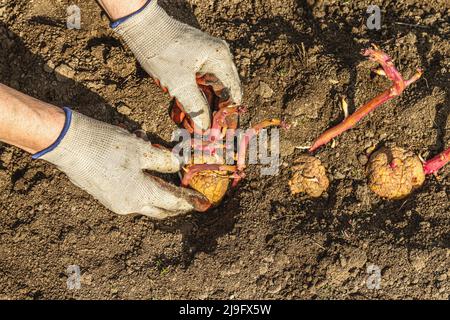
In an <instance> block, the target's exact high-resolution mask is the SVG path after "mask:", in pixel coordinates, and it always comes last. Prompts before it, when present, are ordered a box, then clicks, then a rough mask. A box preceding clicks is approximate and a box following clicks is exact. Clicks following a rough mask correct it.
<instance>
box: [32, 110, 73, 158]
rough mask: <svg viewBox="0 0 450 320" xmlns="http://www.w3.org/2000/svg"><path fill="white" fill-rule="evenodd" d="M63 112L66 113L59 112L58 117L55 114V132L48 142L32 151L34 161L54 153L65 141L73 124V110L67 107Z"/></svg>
mask: <svg viewBox="0 0 450 320" xmlns="http://www.w3.org/2000/svg"><path fill="white" fill-rule="evenodd" d="M63 110H64V113H61V112H59V113H58V114H57V115H56V114H55V117H54V119H53V122H54V128H55V130H53V134H52V135H50V136H49V137H48V138H47V139H46V140H42V141H41V144H40V145H39V148H37V150H31V151H32V153H33V156H32V158H33V159H39V158H40V157H42V156H44V155H45V154H47V153H49V152H51V151H53V150H54V149H55V148H56V147H58V146H59V144H60V143H61V141H62V140H63V139H64V137H65V135H66V133H67V131H68V130H69V128H70V125H71V123H72V110H70V109H69V108H66V107H65V108H64V109H63ZM56 133H57V134H56Z"/></svg>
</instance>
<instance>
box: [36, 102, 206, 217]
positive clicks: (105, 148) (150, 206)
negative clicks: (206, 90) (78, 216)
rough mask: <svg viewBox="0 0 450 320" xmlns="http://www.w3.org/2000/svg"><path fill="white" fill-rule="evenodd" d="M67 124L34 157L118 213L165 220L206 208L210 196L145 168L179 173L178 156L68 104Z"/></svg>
mask: <svg viewBox="0 0 450 320" xmlns="http://www.w3.org/2000/svg"><path fill="white" fill-rule="evenodd" d="M65 112H66V125H65V129H64V130H63V133H62V134H61V137H60V138H59V139H58V140H57V142H55V144H54V145H53V146H51V147H49V148H47V149H46V150H43V151H41V152H40V153H37V154H35V155H34V156H33V158H34V159H38V158H39V159H43V160H46V161H48V162H51V163H53V164H55V165H56V166H57V167H58V168H59V169H60V170H61V171H63V172H65V173H66V174H67V176H68V177H69V179H70V180H71V181H72V182H73V183H74V184H75V185H77V186H79V187H80V188H82V189H84V190H85V191H87V192H88V193H90V194H91V195H92V196H94V197H95V198H96V199H97V200H99V201H100V202H101V203H102V204H103V205H104V206H106V207H107V208H108V209H110V210H112V211H113V212H115V213H118V214H129V213H139V214H144V215H147V216H150V217H153V218H157V219H163V218H166V217H169V216H175V215H178V214H182V213H187V212H189V211H192V210H199V211H203V210H205V209H206V207H207V206H208V202H207V200H206V199H205V198H204V197H203V196H201V195H200V194H199V193H196V192H194V191H193V190H189V189H185V188H179V187H175V186H173V185H170V184H169V183H166V182H164V181H163V180H161V179H159V178H156V177H153V176H151V175H149V174H146V173H145V172H144V171H143V170H144V169H146V170H153V171H158V172H177V171H179V170H180V165H181V164H180V162H179V160H178V158H177V157H176V156H175V155H174V154H173V153H172V152H171V151H169V150H165V149H161V148H157V147H154V146H152V145H151V144H150V143H149V142H145V141H144V140H143V139H141V138H138V137H136V136H135V135H133V134H130V133H129V132H127V131H125V130H123V129H121V128H119V127H116V126H112V125H109V124H107V123H103V122H100V121H97V120H94V119H91V118H89V117H86V116H84V115H82V114H79V113H77V112H74V111H71V110H70V109H67V108H65Z"/></svg>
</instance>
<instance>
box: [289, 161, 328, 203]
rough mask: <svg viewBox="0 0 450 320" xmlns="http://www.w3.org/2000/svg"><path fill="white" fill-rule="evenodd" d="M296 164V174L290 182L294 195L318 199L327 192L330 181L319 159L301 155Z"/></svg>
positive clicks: (294, 169)
mask: <svg viewBox="0 0 450 320" xmlns="http://www.w3.org/2000/svg"><path fill="white" fill-rule="evenodd" d="M294 163H295V164H296V165H295V166H294V167H292V170H293V171H294V174H293V176H292V179H291V180H290V181H289V187H290V189H291V193H292V194H297V193H306V194H307V195H309V196H310V197H313V198H318V197H320V196H321V195H322V193H324V192H325V191H327V189H328V186H329V185H330V181H329V180H328V177H327V175H326V170H325V167H324V166H323V165H322V162H321V161H320V160H319V159H317V158H315V157H312V156H309V155H301V156H300V157H299V158H298V159H297V160H296V161H295V162H294Z"/></svg>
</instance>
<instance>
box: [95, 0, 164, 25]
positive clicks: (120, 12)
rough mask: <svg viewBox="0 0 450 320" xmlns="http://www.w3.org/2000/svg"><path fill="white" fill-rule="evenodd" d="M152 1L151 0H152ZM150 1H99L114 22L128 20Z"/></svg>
mask: <svg viewBox="0 0 450 320" xmlns="http://www.w3.org/2000/svg"><path fill="white" fill-rule="evenodd" d="M150 1H151V0H150ZM150 1H149V0H130V1H125V0H98V2H99V4H100V6H101V7H102V8H103V9H104V10H105V12H106V14H107V15H108V16H109V18H110V19H111V20H112V21H118V20H121V19H126V18H127V17H128V16H131V15H133V14H135V13H137V12H138V11H139V10H141V9H142V8H143V7H145V6H146V5H147V4H148V2H150ZM155 1H156V0H155Z"/></svg>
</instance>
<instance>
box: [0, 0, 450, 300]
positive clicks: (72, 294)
mask: <svg viewBox="0 0 450 320" xmlns="http://www.w3.org/2000/svg"><path fill="white" fill-rule="evenodd" d="M160 2H161V4H162V5H163V6H164V7H165V8H166V9H167V10H168V12H170V14H171V15H173V16H175V17H176V18H178V19H180V20H182V21H184V22H186V23H188V24H191V25H193V26H196V27H198V28H200V29H202V30H204V31H206V32H208V33H210V34H212V35H214V36H217V37H220V38H223V39H225V40H227V41H228V43H229V44H230V48H231V51H232V53H233V55H234V57H235V61H236V65H237V67H238V69H239V72H240V75H241V79H242V82H243V87H244V91H245V98H244V104H245V106H247V108H248V112H247V113H246V114H244V115H243V116H242V118H241V125H242V127H248V126H250V125H251V124H255V123H257V122H259V121H261V120H263V119H266V118H273V117H279V118H282V119H284V120H285V121H286V122H288V123H290V124H291V128H290V129H289V130H288V131H283V132H282V133H281V137H280V141H281V165H280V171H279V174H278V175H275V176H262V175H261V174H260V172H261V165H255V166H250V167H249V169H248V170H247V172H246V173H247V177H246V179H245V180H243V182H242V183H241V184H240V185H239V187H238V188H236V189H234V190H230V192H229V193H228V194H227V196H226V198H225V200H224V201H223V203H222V204H221V205H220V206H218V207H217V208H215V209H213V210H211V211H209V212H207V213H203V214H199V213H194V214H191V215H188V216H183V217H179V218H174V219H169V220H164V221H155V220H152V219H150V218H148V217H144V216H138V215H128V216H118V215H115V214H113V213H112V212H110V211H108V210H107V209H105V208H104V207H103V206H102V205H100V204H99V203H98V202H97V201H96V200H95V199H93V198H92V197H91V196H90V195H89V194H87V193H86V192H84V191H82V190H80V189H79V188H77V187H75V186H74V185H72V184H71V183H70V181H69V180H68V179H67V177H66V176H65V175H64V173H62V172H60V171H58V170H57V169H56V168H55V167H54V166H52V165H50V164H47V163H45V162H44V161H32V160H31V158H30V155H29V154H26V153H24V152H22V151H20V150H19V149H17V148H15V147H11V146H8V145H6V144H0V298H3V299H17V298H25V299H69V298H75V299H99V298H105V299H210V298H221V299H228V298H230V299H247V298H251V299H253V298H254V299H377V298H383V299H404V298H408V299H409V298H413V299H448V298H449V294H450V284H449V278H450V269H449V266H450V247H449V245H450V206H449V193H450V166H447V167H446V168H444V169H443V170H442V171H440V173H439V174H438V175H437V176H429V177H428V178H427V180H426V182H425V184H424V185H423V187H422V188H420V189H419V190H417V191H416V192H415V193H414V194H412V195H411V196H409V197H408V198H406V199H403V200H399V201H387V200H383V199H380V198H379V197H377V196H376V195H375V194H373V193H372V192H371V191H370V190H369V188H368V186H367V181H366V173H365V164H366V162H367V156H366V155H367V153H369V152H371V151H373V150H374V149H377V148H379V147H381V146H394V145H395V146H399V147H403V148H407V149H409V150H412V151H414V152H415V153H416V154H420V155H422V156H423V157H424V158H429V157H431V156H434V155H435V154H437V153H439V152H440V151H442V150H443V149H444V148H445V147H449V146H450V133H449V130H448V129H449V113H450V105H449V104H450V79H449V72H450V44H449V38H448V36H449V32H450V25H449V10H450V5H449V2H448V1H445V0H442V1H437V0H429V1H419V0H416V1H412V0H403V1H394V0H391V1H378V0H371V1H313V0H308V1H301V0H284V1H272V0H221V1H216V0H211V1H202V0H189V1H165V2H163V1H160ZM71 4H77V5H78V6H79V7H80V9H81V11H80V12H81V29H80V30H77V29H73V30H69V29H68V28H67V27H66V18H67V15H68V14H67V11H66V10H67V8H68V7H69V6H70V5H71ZM370 4H377V5H379V6H380V7H381V29H380V30H370V29H368V27H367V25H366V21H367V19H368V18H369V14H368V13H366V11H367V8H368V6H369V5H370ZM371 43H375V44H377V45H379V46H380V47H381V48H382V49H383V50H385V51H386V52H387V53H388V54H389V55H391V56H392V57H393V58H394V60H395V64H396V65H397V66H398V68H399V70H400V71H401V72H402V74H403V75H405V77H409V76H411V75H412V74H413V73H414V72H415V70H416V68H418V67H421V68H423V69H424V76H423V78H422V79H421V80H419V81H418V82H417V83H415V84H414V85H412V86H411V87H409V88H408V89H407V90H406V91H405V92H404V93H403V95H402V96H401V97H398V98H396V99H394V100H392V101H390V102H388V103H386V104H385V105H383V106H382V107H380V108H379V109H377V110H376V111H375V112H373V114H371V115H370V116H369V117H367V118H366V119H364V120H363V121H361V123H359V124H358V125H357V126H356V127H355V128H354V129H352V130H350V131H348V132H346V133H345V134H343V135H342V136H340V137H338V138H337V139H336V140H335V145H334V146H333V147H331V144H329V145H327V146H325V147H323V148H321V149H320V150H319V151H318V152H317V153H316V156H317V157H318V158H319V159H320V160H321V161H322V162H323V163H324V165H325V166H326V169H327V172H328V176H329V178H330V188H329V190H328V192H327V193H326V194H324V195H323V196H322V197H321V198H320V199H315V200H314V199H310V198H308V197H306V196H302V195H296V196H292V195H291V193H290V191H289V187H288V181H289V178H290V177H291V174H292V172H291V171H290V167H291V166H292V163H293V162H294V160H295V159H296V157H298V156H299V155H300V154H301V153H302V152H304V150H302V149H301V148H296V147H302V146H307V145H310V144H311V143H312V141H313V140H314V139H315V137H317V136H318V135H319V134H320V133H321V132H323V131H324V130H325V129H327V128H329V127H330V126H332V125H335V124H337V123H339V122H340V121H342V119H343V112H342V109H341V107H340V102H339V101H340V99H341V97H342V96H345V97H346V98H347V100H348V102H349V109H350V112H354V110H355V109H356V108H358V107H359V106H360V105H362V104H363V103H364V102H366V101H367V100H368V99H370V98H372V97H375V96H376V95H378V94H379V93H381V92H382V91H383V90H385V89H386V88H388V87H389V86H390V83H389V81H388V80H387V79H385V78H382V77H380V76H376V77H373V76H372V75H371V73H370V68H372V67H375V64H374V63H373V62H370V61H367V60H366V59H365V58H364V57H363V56H362V55H361V50H362V49H364V48H367V47H369V46H370V44H371ZM0 82H2V83H4V84H6V85H9V86H11V87H13V88H16V89H18V90H20V91H23V92H25V93H27V94H29V95H31V96H33V97H36V98H38V99H41V100H44V101H46V102H49V103H52V104H55V105H58V106H70V107H72V108H73V109H74V110H78V111H80V112H82V113H84V114H86V115H88V116H91V117H94V118H96V119H99V120H102V121H105V122H108V123H112V124H116V125H122V126H125V127H126V128H127V129H128V130H130V131H133V130H135V129H138V128H142V129H143V130H145V131H146V132H148V134H149V136H150V139H151V141H152V142H155V143H160V144H163V145H168V143H169V141H170V138H171V133H172V131H173V130H174V129H175V128H176V126H175V124H174V123H173V122H172V120H170V118H169V116H168V105H169V102H170V98H169V97H168V95H166V94H164V93H163V92H161V90H160V89H159V88H158V87H157V86H156V85H155V84H154V82H153V80H152V78H151V77H150V76H148V75H147V74H146V73H145V71H144V70H143V69H142V68H141V67H140V66H139V65H138V64H137V63H136V60H135V58H134V57H133V54H132V53H131V51H130V50H129V49H128V48H127V47H126V46H125V45H124V43H123V41H122V40H121V39H120V37H119V36H117V35H115V34H114V33H113V31H112V30H111V29H110V28H109V21H108V18H107V17H106V16H105V14H104V13H102V11H101V10H100V8H99V7H98V6H97V5H96V3H95V1H93V0H91V1H81V0H78V1H76V0H74V1H67V0H59V1H53V0H52V1H50V0H34V1H26V0H16V1H12V0H0ZM173 178H174V179H175V180H176V177H173ZM70 266H79V268H80V271H81V288H80V289H78V290H76V289H74V290H71V289H70V288H68V286H67V280H69V283H70V280H71V279H72V277H71V276H70V274H71V272H72V271H73V270H75V269H74V267H70Z"/></svg>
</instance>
